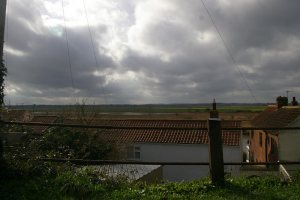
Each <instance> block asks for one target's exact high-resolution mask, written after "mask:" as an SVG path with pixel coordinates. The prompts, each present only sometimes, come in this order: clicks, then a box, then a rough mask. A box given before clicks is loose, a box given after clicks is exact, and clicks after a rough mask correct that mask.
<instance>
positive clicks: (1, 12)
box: [0, 0, 6, 59]
mask: <svg viewBox="0 0 300 200" xmlns="http://www.w3.org/2000/svg"><path fill="white" fill-rule="evenodd" d="M5 16H6V0H1V1H0V58H1V59H3V44H4V32H5Z"/></svg>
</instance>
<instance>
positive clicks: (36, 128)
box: [31, 115, 58, 134]
mask: <svg viewBox="0 0 300 200" xmlns="http://www.w3.org/2000/svg"><path fill="white" fill-rule="evenodd" d="M57 119H58V117H57V116H47V115H42V116H34V117H33V118H32V120H31V122H40V123H54V122H55V121H56V120H57ZM47 128H48V126H32V129H33V132H34V133H36V134H42V133H43V132H44V131H45V130H46V129H47Z"/></svg>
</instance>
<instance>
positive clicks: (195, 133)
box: [93, 120, 241, 146]
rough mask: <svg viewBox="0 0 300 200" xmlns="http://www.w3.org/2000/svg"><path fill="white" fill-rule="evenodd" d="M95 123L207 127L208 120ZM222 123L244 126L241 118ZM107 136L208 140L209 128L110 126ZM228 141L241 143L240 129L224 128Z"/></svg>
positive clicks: (132, 139) (116, 139) (123, 139)
mask: <svg viewBox="0 0 300 200" xmlns="http://www.w3.org/2000/svg"><path fill="white" fill-rule="evenodd" d="M93 124H97V125H101V124H102V125H112V126H116V127H118V126H127V127H176V128H206V127H207V121H205V120H110V121H98V122H94V123H93ZM221 124H222V127H235V128H237V127H240V126H241V122H240V121H222V122H221ZM102 134H103V137H104V139H105V140H107V141H110V142H125V143H133V142H140V143H172V144H208V132H207V130H157V129H156V130H151V129H150V130H149V129H118V128H116V129H110V130H104V131H103V132H102ZM222 139H223V144H224V145H230V146H238V145H239V143H240V131H223V132H222Z"/></svg>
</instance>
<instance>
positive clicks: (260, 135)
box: [259, 132, 262, 147]
mask: <svg viewBox="0 0 300 200" xmlns="http://www.w3.org/2000/svg"><path fill="white" fill-rule="evenodd" d="M259 145H260V146H261V147H262V132H259Z"/></svg>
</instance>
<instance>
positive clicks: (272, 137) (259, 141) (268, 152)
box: [250, 130, 278, 162]
mask: <svg viewBox="0 0 300 200" xmlns="http://www.w3.org/2000/svg"><path fill="white" fill-rule="evenodd" d="M267 137H268V139H267ZM277 160H278V133H275V132H266V131H263V130H255V131H252V133H250V162H275V161H277Z"/></svg>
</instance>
